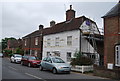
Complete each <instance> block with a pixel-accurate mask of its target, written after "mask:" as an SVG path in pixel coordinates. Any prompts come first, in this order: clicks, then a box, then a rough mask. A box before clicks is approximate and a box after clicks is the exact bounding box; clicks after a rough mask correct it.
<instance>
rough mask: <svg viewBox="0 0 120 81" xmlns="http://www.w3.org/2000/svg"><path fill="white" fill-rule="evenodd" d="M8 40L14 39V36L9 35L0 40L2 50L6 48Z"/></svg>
mask: <svg viewBox="0 0 120 81" xmlns="http://www.w3.org/2000/svg"><path fill="white" fill-rule="evenodd" d="M8 40H16V38H13V37H10V38H4V39H2V40H1V42H2V50H4V49H5V48H7V42H8Z"/></svg>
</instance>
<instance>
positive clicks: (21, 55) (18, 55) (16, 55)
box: [14, 54, 22, 56]
mask: <svg viewBox="0 0 120 81" xmlns="http://www.w3.org/2000/svg"><path fill="white" fill-rule="evenodd" d="M14 55H15V56H17V55H18V56H22V55H20V54H14Z"/></svg>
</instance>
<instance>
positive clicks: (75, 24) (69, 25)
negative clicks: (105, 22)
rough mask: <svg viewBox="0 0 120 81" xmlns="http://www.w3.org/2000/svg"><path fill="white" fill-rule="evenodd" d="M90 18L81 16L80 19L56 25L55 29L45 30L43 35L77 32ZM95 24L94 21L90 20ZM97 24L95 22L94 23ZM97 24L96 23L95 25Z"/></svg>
mask: <svg viewBox="0 0 120 81" xmlns="http://www.w3.org/2000/svg"><path fill="white" fill-rule="evenodd" d="M86 19H88V18H86V17H85V16H81V17H78V18H73V19H72V20H70V21H65V22H61V23H58V24H56V25H54V26H53V27H48V28H45V29H44V30H43V35H49V34H55V33H60V32H64V31H72V30H77V29H79V27H80V26H81V25H82V23H83V22H84V21H85V20H86ZM90 21H91V22H93V21H92V20H90ZM94 23H95V22H94ZM95 24H96V23H95Z"/></svg>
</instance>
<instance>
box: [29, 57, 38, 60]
mask: <svg viewBox="0 0 120 81" xmlns="http://www.w3.org/2000/svg"><path fill="white" fill-rule="evenodd" d="M29 60H38V58H37V57H29Z"/></svg>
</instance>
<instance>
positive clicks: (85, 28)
mask: <svg viewBox="0 0 120 81" xmlns="http://www.w3.org/2000/svg"><path fill="white" fill-rule="evenodd" d="M80 29H81V30H82V32H83V33H93V32H94V34H100V33H99V30H98V28H97V26H96V25H95V24H94V23H92V24H91V25H90V26H88V25H86V21H84V22H83V24H82V25H81V27H80ZM90 29H91V31H90Z"/></svg>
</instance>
